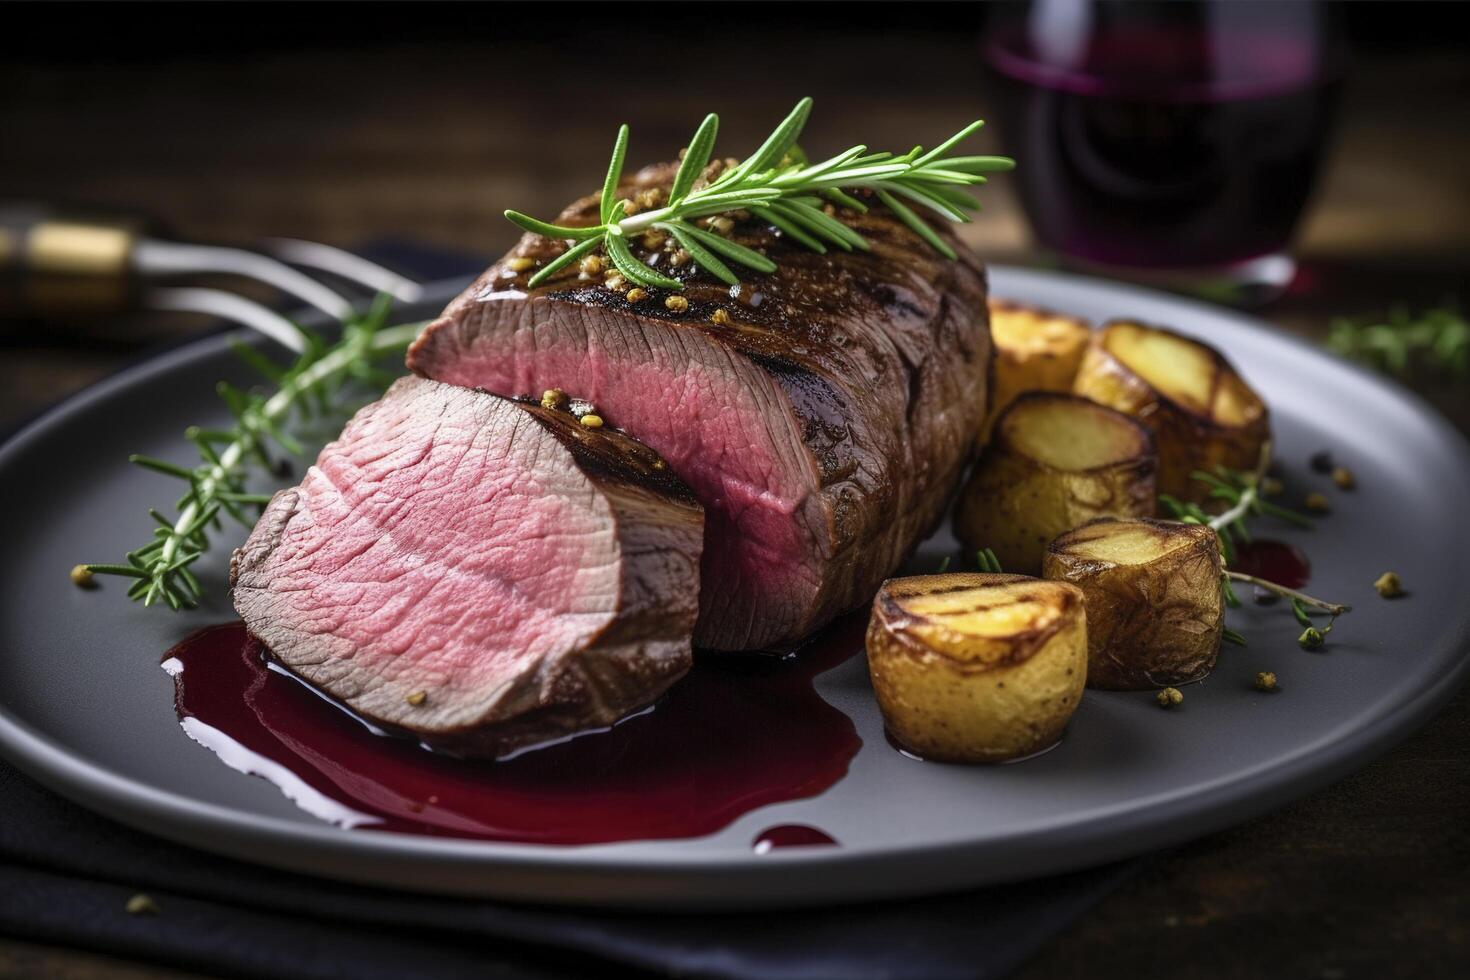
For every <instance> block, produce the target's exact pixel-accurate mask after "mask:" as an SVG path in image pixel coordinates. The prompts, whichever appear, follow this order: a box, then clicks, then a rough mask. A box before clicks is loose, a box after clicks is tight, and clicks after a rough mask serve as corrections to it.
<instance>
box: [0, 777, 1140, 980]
mask: <svg viewBox="0 0 1470 980" xmlns="http://www.w3.org/2000/svg"><path fill="white" fill-rule="evenodd" d="M1130 867H1131V865H1130V864H1123V865H1112V866H1109V867H1106V868H1101V869H1097V870H1092V871H1086V872H1081V873H1077V874H1071V875H1065V876H1060V877H1055V878H1047V879H1042V880H1038V881H1032V882H1026V883H1023V884H1018V885H1008V886H1003V887H996V888H987V889H983V890H979V891H970V892H963V893H959V894H954V895H945V896H939V897H933V898H925V899H916V900H909V901H903V902H886V903H880V904H866V905H854V906H840V907H833V908H824V909H814V910H804V911H778V912H753V913H740V914H723V915H708V914H706V915H681V914H670V913H641V912H640V913H630V912H610V911H600V910H582V909H556V908H545V907H533V906H522V905H509V904H503V903H497V902H487V901H479V900H473V899H458V898H435V897H429V896H420V895H412V894H405V893H401V892H390V891H382V890H378V889H373V888H365V887H362V886H357V885H349V884H339V883H336V882H331V881H324V880H318V879H313V878H307V877H303V876H299V875H292V874H288V873H285V872H281V871H274V870H270V869H267V868H261V867H256V866H254V865H248V864H242V863H240V862H237V861H232V860H229V859H226V858H219V857H214V856H212V855H209V854H205V853H203V852H200V851H196V850H193V849H191V848H186V847H182V846H179V845H176V844H171V843H169V842H167V841H164V840H161V839H158V838H155V837H150V836H148V835H146V834H142V833H139V832H137V831H134V830H130V829H128V828H126V827H123V826H121V825H119V824H115V823H112V822H111V821H108V820H105V819H103V818H102V817H98V816H96V815H94V814H92V813H90V812H89V811H87V810H84V809H82V808H81V807H78V806H74V805H72V804H71V803H69V802H67V801H66V800H63V799H62V798H60V797H58V796H56V795H55V794H53V793H51V792H49V791H48V790H46V789H43V788H42V787H41V786H39V785H38V784H36V783H34V782H32V781H31V780H30V779H28V778H26V777H24V776H22V775H20V774H19V773H18V772H16V771H15V770H14V769H12V768H10V767H9V766H8V765H6V764H5V763H3V762H0V934H4V935H10V936H16V937H21V938H25V939H28V940H32V941H36V942H45V943H54V944H58V945H63V946H75V947H83V948H87V949H95V950H101V951H105V952H108V953H115V954H119V955H123V956H129V957H134V958H138V959H145V960H150V961H156V962H161V963H168V964H173V965H179V966H185V967H191V968H194V969H199V970H206V971H209V972H213V973H226V974H230V975H237V976H246V977H257V976H258V977H272V978H274V977H281V976H292V977H303V978H360V980H372V978H378V977H383V978H389V977H392V978H398V977H405V976H413V977H424V978H438V977H462V976H466V975H470V974H471V973H473V974H475V975H488V976H497V977H536V978H541V977H561V976H587V975H589V974H592V972H593V971H594V970H595V971H596V973H595V975H597V976H608V975H617V973H618V972H619V971H620V970H624V971H631V970H635V969H638V970H646V971H653V972H658V973H664V974H669V975H675V976H693V977H728V978H747V977H749V978H756V977H763V978H764V977H811V978H823V977H850V978H853V980H861V978H875V980H876V978H881V977H932V978H936V980H937V978H947V977H955V978H959V977H999V976H1003V975H1005V974H1006V973H1007V972H1009V971H1010V970H1012V969H1013V968H1014V967H1016V966H1017V965H1018V964H1019V963H1021V962H1022V961H1023V960H1025V959H1026V957H1028V956H1029V955H1031V954H1032V953H1033V952H1035V951H1036V949H1038V948H1039V947H1040V946H1041V944H1042V943H1043V942H1045V941H1046V940H1047V939H1048V938H1049V937H1051V936H1052V935H1054V934H1055V933H1056V932H1057V931H1058V930H1060V929H1061V928H1062V927H1063V926H1065V925H1066V924H1067V923H1069V922H1070V921H1072V920H1073V919H1074V918H1075V917H1076V916H1077V915H1079V914H1080V913H1081V912H1083V911H1084V910H1086V909H1087V908H1089V907H1090V906H1091V905H1092V904H1093V903H1095V902H1096V901H1098V900H1099V899H1100V898H1102V897H1103V896H1104V895H1106V894H1107V893H1108V892H1109V891H1111V890H1112V889H1113V887H1114V886H1116V885H1117V884H1118V883H1119V882H1120V881H1122V880H1123V878H1124V877H1125V876H1126V875H1127V874H1128V872H1129V869H1130ZM139 892H142V893H146V894H147V895H148V896H149V897H150V898H151V899H152V900H153V902H154V904H156V906H157V909H158V910H157V912H156V913H145V914H130V913H129V912H128V911H127V910H126V906H127V903H128V899H129V898H131V897H132V896H133V895H134V894H136V893H139Z"/></svg>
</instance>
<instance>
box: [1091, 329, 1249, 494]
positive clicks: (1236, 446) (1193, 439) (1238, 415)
mask: <svg viewBox="0 0 1470 980" xmlns="http://www.w3.org/2000/svg"><path fill="white" fill-rule="evenodd" d="M1072 390H1073V391H1075V392H1076V393H1077V394H1079V395H1084V396H1086V397H1088V398H1091V399H1092V400H1093V401H1095V402H1101V403H1102V404H1104V405H1108V406H1111V407H1112V408H1116V409H1117V410H1118V411H1120V412H1126V413H1127V414H1129V415H1132V416H1133V417H1134V418H1137V419H1138V420H1139V421H1141V422H1142V423H1143V424H1144V425H1146V426H1148V427H1149V429H1151V430H1152V431H1153V434H1154V440H1155V443H1156V444H1157V447H1158V452H1159V477H1158V489H1159V492H1160V493H1167V494H1172V495H1173V496H1175V497H1178V498H1179V499H1180V500H1189V501H1193V502H1195V503H1197V504H1200V505H1201V506H1215V505H1218V503H1219V502H1218V501H1216V500H1213V499H1211V498H1210V496H1209V489H1210V488H1209V487H1208V486H1207V485H1206V484H1204V483H1202V482H1201V481H1199V480H1195V479H1193V478H1192V477H1191V476H1190V474H1191V473H1192V472H1193V471H1195V470H1204V471H1206V472H1210V471H1213V470H1214V469H1215V467H1217V466H1227V467H1229V468H1231V469H1236V470H1253V469H1255V467H1256V464H1257V463H1258V462H1259V460H1260V455H1261V447H1262V445H1263V444H1264V443H1265V442H1266V441H1267V440H1268V439H1269V438H1270V436H1271V425H1270V419H1269V413H1268V412H1267V410H1266V404H1265V402H1263V401H1261V398H1260V396H1259V395H1257V394H1256V393H1255V392H1254V391H1252V390H1251V388H1250V386H1249V385H1247V384H1246V383H1245V382H1244V381H1243V380H1241V377H1240V375H1238V374H1236V372H1235V369H1234V368H1233V367H1231V366H1230V362H1229V361H1227V360H1225V358H1224V357H1223V356H1221V354H1220V353H1219V352H1218V351H1216V350H1215V349H1214V348H1212V347H1209V346H1207V345H1205V344H1202V343H1200V342H1199V341H1196V340H1191V339H1189V338H1188V337H1183V336H1181V335H1179V334H1176V333H1174V332H1173V331H1170V330H1164V329H1162V328H1159V327H1148V326H1144V325H1143V324H1140V323H1133V322H1129V321H1115V322H1113V323H1109V324H1107V325H1106V326H1104V327H1103V328H1102V329H1101V330H1100V331H1098V333H1097V334H1096V335H1095V336H1094V337H1093V339H1092V344H1091V345H1090V346H1089V347H1088V348H1087V353H1086V354H1085V355H1084V356H1083V358H1082V366H1081V367H1080V368H1079V369H1078V371H1077V380H1076V382H1075V383H1074V384H1073V387H1072Z"/></svg>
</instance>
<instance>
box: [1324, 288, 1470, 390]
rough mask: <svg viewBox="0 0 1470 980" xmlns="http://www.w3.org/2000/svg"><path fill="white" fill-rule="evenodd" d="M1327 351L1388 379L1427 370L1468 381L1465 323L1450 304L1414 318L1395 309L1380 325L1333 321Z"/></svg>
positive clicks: (1469, 347)
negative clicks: (1369, 367)
mask: <svg viewBox="0 0 1470 980" xmlns="http://www.w3.org/2000/svg"><path fill="white" fill-rule="evenodd" d="M1327 346H1328V347H1329V348H1330V349H1332V350H1333V351H1335V352H1336V353H1338V354H1341V355H1343V356H1344V357H1351V358H1353V359H1354V360H1359V361H1363V362H1366V363H1368V364H1371V365H1372V366H1374V367H1376V368H1378V369H1379V370H1380V371H1388V372H1390V373H1392V374H1398V375H1406V374H1410V373H1411V372H1412V371H1413V369H1414V368H1427V369H1429V370H1430V371H1434V372H1438V373H1441V374H1444V375H1447V376H1449V377H1452V378H1464V377H1466V376H1470V323H1467V322H1466V320H1465V316H1464V314H1463V313H1461V312H1460V311H1459V310H1458V309H1457V308H1456V307H1455V306H1454V305H1452V304H1446V305H1445V306H1441V307H1438V308H1436V309H1432V310H1426V311H1425V312H1424V313H1421V314H1420V315H1419V316H1414V315H1412V314H1411V313H1410V312H1409V310H1408V308H1407V307H1403V306H1400V307H1395V308H1394V309H1393V310H1392V311H1391V312H1390V313H1389V315H1388V318H1387V319H1386V320H1384V319H1363V320H1354V319H1350V318H1348V317H1336V318H1334V319H1333V321H1332V332H1331V333H1330V334H1328V337H1327Z"/></svg>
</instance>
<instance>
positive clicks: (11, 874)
mask: <svg viewBox="0 0 1470 980" xmlns="http://www.w3.org/2000/svg"><path fill="white" fill-rule="evenodd" d="M363 251H364V252H365V253H366V254H369V255H371V256H372V257H374V258H376V259H377V260H379V261H382V262H384V263H385V264H388V265H391V266H393V267H395V268H397V269H399V270H400V271H402V272H404V273H406V274H409V275H413V276H415V277H417V278H421V279H425V280H429V279H441V278H450V277H456V276H466V277H467V276H469V275H472V274H473V273H475V272H477V271H479V268H480V262H479V260H478V259H476V258H475V257H473V256H465V255H459V254H452V253H443V252H438V251H435V250H431V249H426V248H422V247H417V246H412V245H407V244H403V243H382V244H378V245H375V246H373V247H370V248H367V249H364V250H363ZM242 778H243V777H242ZM1134 866H1135V863H1133V862H1128V863H1124V864H1119V865H1111V866H1108V867H1105V868H1100V869H1095V870H1091V871H1085V872H1080V873H1076V874H1070V875H1064V876H1058V877H1054V878H1046V879H1040V880H1037V881H1031V882H1026V883H1022V884H1017V885H1008V886H1003V887H995V888H988V889H982V890H978V891H970V892H964V893H959V894H952V895H945V896H938V897H932V898H925V899H917V900H909V901H902V902H886V903H876V904H865V905H853V906H838V907H831V908H823V909H813V910H802V911H778V912H753V913H741V914H721V915H710V914H705V915H685V914H673V913H657V914H655V913H629V912H613V911H603V910H585V909H558V908H546V907H535V906H524V905H510V904H503V903H496V902H487V901H478V900H471V899H449V898H435V897H429V896H421V895H413V894H406V893H402V892H391V891H383V890H379V889H373V888H366V887H362V886H357V885H348V884H339V883H336V882H331V881H325V880H319V879H314V878H307V877H304V876H299V875H292V874H288V873H285V872H280V871H274V870H270V869H266V868H261V867H256V866H253V865H248V864H243V863H240V862H237V861H233V860H229V859H226V858H220V857H215V856H213V855H209V854H206V853H203V852H201V851H196V850H193V849H191V848H187V847H183V846H180V845H176V844H172V843H169V842H166V841H163V840H161V839H158V838H154V837H151V836H149V835H147V834H143V833H139V832H137V831H134V830H130V829H128V828H125V827H123V826H121V825H119V824H114V823H112V822H110V821H108V820H105V819H103V818H101V817H98V816H96V815H94V814H92V813H90V812H89V811H87V810H85V809H82V808H81V807H78V806H75V805H73V804H71V803H69V802H68V801H66V800H64V799H62V798H61V797H58V796H56V795H55V794H53V793H51V792H49V791H48V790H46V789H44V788H42V787H41V786H39V785H38V784H36V783H35V782H33V781H31V780H30V779H28V778H26V777H25V776H23V775H21V774H20V773H18V772H17V771H15V770H14V769H13V768H11V767H10V766H8V765H6V764H5V763H4V762H0V935H9V936H15V937H19V938H23V939H27V940H30V941H35V942H42V943H52V944H56V945H61V946H68V947H81V948H86V949H93V950H100V951H103V952H107V953H113V954H117V955H121V956H126V957H131V958H135V959H141V960H148V961H153V962H159V963H167V964H171V965H175V966H183V967H187V968H193V969H197V970H201V971H206V972H210V973H216V974H228V975H232V976H244V977H271V978H276V977H281V976H290V977H303V978H353V980H374V978H379V977H381V978H399V977H408V976H411V977H423V978H438V977H463V976H467V975H488V976H495V977H508V978H522V977H524V978H543V977H563V976H565V977H585V976H588V975H596V976H599V977H607V976H617V975H620V974H624V973H633V972H656V973H662V974H668V975H677V976H686V977H687V976H693V977H720V978H747V977H748V978H757V977H759V978H781V977H791V978H827V977H848V978H854V980H862V978H884V977H926V978H948V977H955V978H959V977H999V976H1003V975H1005V974H1006V973H1008V972H1010V971H1011V970H1012V969H1014V968H1015V967H1016V966H1017V965H1018V964H1020V963H1021V962H1022V961H1024V960H1025V959H1026V958H1027V957H1028V956H1030V955H1031V954H1032V953H1033V952H1035V951H1036V950H1037V949H1038V948H1039V947H1040V946H1041V945H1042V944H1043V943H1044V942H1045V941H1046V940H1047V939H1048V938H1050V937H1051V936H1053V935H1055V934H1056V933H1057V932H1058V931H1059V930H1061V929H1062V928H1063V927H1065V926H1066V925H1067V924H1068V923H1069V922H1071V921H1072V920H1073V919H1075V918H1076V917H1077V916H1078V915H1080V914H1081V913H1082V912H1083V911H1085V910H1086V909H1088V908H1089V907H1091V906H1092V905H1093V904H1094V903H1095V902H1097V901H1098V900H1099V899H1101V898H1102V897H1103V896H1104V895H1106V894H1107V893H1108V892H1109V891H1111V890H1112V889H1113V888H1114V887H1115V886H1116V885H1117V884H1118V883H1119V882H1121V881H1122V880H1123V879H1124V878H1125V877H1126V876H1127V875H1128V874H1129V873H1130V872H1131V870H1132V869H1133V867H1134ZM140 892H142V893H146V894H147V895H148V896H149V897H150V898H151V899H152V901H153V903H154V904H155V905H156V906H157V911H156V912H151V913H141V914H133V913H129V912H128V911H127V904H128V900H129V899H130V898H131V897H132V896H133V895H135V894H137V893H140ZM594 971H595V973H594Z"/></svg>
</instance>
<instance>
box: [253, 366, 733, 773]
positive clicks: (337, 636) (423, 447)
mask: <svg viewBox="0 0 1470 980" xmlns="http://www.w3.org/2000/svg"><path fill="white" fill-rule="evenodd" d="M703 531H704V525H703V515H702V512H701V509H700V506H699V504H698V503H697V502H696V500H695V499H694V497H693V495H692V494H691V493H690V492H689V489H688V487H686V486H685V485H684V484H683V482H681V481H680V480H679V479H678V477H676V476H674V475H673V473H672V472H670V470H669V468H668V467H667V466H666V465H665V464H664V463H663V461H662V460H661V459H659V457H658V456H657V454H655V453H654V452H653V451H652V450H650V449H649V448H648V447H646V446H644V445H642V444H641V443H638V442H636V441H635V440H633V439H631V438H629V437H628V436H626V435H623V434H622V433H619V432H616V431H613V430H611V429H609V428H602V429H592V428H589V427H587V426H584V425H582V424H580V423H579V422H578V421H577V419H576V418H575V417H573V416H572V415H571V414H569V413H568V412H566V411H557V410H552V409H547V408H542V407H541V406H540V405H531V404H521V403H517V402H513V401H509V400H506V399H503V398H498V397H496V396H494V395H490V394H486V393H483V392H477V391H472V390H470V389H467V388H460V387H455V386H452V385H446V384H439V383H437V382H433V381H426V380H423V379H421V378H404V379H402V380H400V381H398V382H396V383H395V384H394V385H393V386H392V387H391V388H389V389H388V392H387V394H385V395H384V396H383V398H382V399H381V400H380V401H377V402H374V403H373V404H371V405H369V406H368V407H366V408H364V409H363V410H362V411H360V412H358V413H357V415H356V417H355V418H353V420H352V421H351V422H350V423H349V424H348V425H347V427H346V429H344V430H343V432H342V435H341V437H340V438H339V439H338V440H337V441H336V442H333V443H332V444H330V445H329V446H327V447H326V448H325V449H324V450H322V453H321V455H320V457H318V459H317V461H316V465H315V466H313V467H311V469H310V470H309V471H308V472H307V474H306V478H305V479H304V480H303V481H302V482H301V485H300V486H297V487H294V488H292V489H289V490H283V491H281V492H280V493H278V494H276V496H275V498H274V499H273V500H272V501H271V502H270V504H269V506H267V507H266V510H265V513H264V515H263V516H262V517H261V519H260V522H259V523H258V524H257V526H256V528H255V530H254V532H253V533H252V534H251V535H250V538H249V539H248V540H247V541H246V542H245V545H244V546H243V547H241V548H240V549H239V550H238V551H236V552H235V556H234V560H233V563H232V566H231V584H232V586H233V589H234V600H235V607H236V609H238V610H239V613H240V615H241V616H242V617H243V618H244V620H245V623H246V625H247V626H248V627H249V629H250V631H251V632H252V633H253V634H254V635H255V636H256V637H258V638H259V639H260V640H261V641H263V642H264V643H265V644H266V646H267V647H269V649H270V652H271V655H272V656H273V657H274V658H275V659H276V660H277V661H278V662H279V663H281V664H282V665H284V666H285V667H286V668H288V669H290V670H291V671H292V672H293V673H295V674H297V675H298V676H300V677H301V678H303V679H304V680H306V681H307V682H309V683H310V684H312V685H314V686H315V687H317V688H319V689H321V690H322V691H324V692H326V693H327V694H329V695H331V696H332V697H334V698H336V699H338V700H340V701H341V702H342V703H343V704H345V705H346V706H347V707H349V708H350V709H352V710H353V711H354V712H356V713H357V714H359V715H360V716H362V717H364V718H366V719H368V720H370V721H373V722H375V723H378V724H381V725H384V726H387V727H389V728H391V729H395V730H400V731H403V732H406V733H412V734H414V735H416V736H417V737H419V738H420V739H422V740H423V741H424V742H426V743H428V744H429V745H431V746H434V747H436V748H440V749H443V750H446V751H449V752H453V753H456V754H460V755H466V756H484V757H493V756H503V755H505V754H507V753H509V752H512V751H514V750H515V749H517V748H520V747H523V746H526V745H529V744H533V743H537V742H542V741H546V740H548V739H553V738H556V737H559V736H562V735H565V734H568V733H572V732H576V731H580V730H584V729H589V728H596V727H599V726H604V725H608V724H611V723H612V722H614V721H616V720H617V719H618V718H621V717H623V716H624V715H626V714H628V713H629V712H632V711H635V710H637V709H639V708H641V707H643V706H644V705H647V704H649V703H651V702H652V701H654V700H655V699H656V698H657V697H658V696H659V695H660V694H662V693H663V692H664V690H666V689H667V688H668V687H669V685H671V684H673V683H674V681H676V680H678V679H679V678H680V677H681V676H683V675H684V673H685V672H686V671H687V670H688V669H689V665H690V634H691V632H692V630H693V628H694V621H695V616H696V613H697V609H698V606H697V599H696V596H697V593H698V588H699V557H700V549H701V545H702V542H703Z"/></svg>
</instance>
